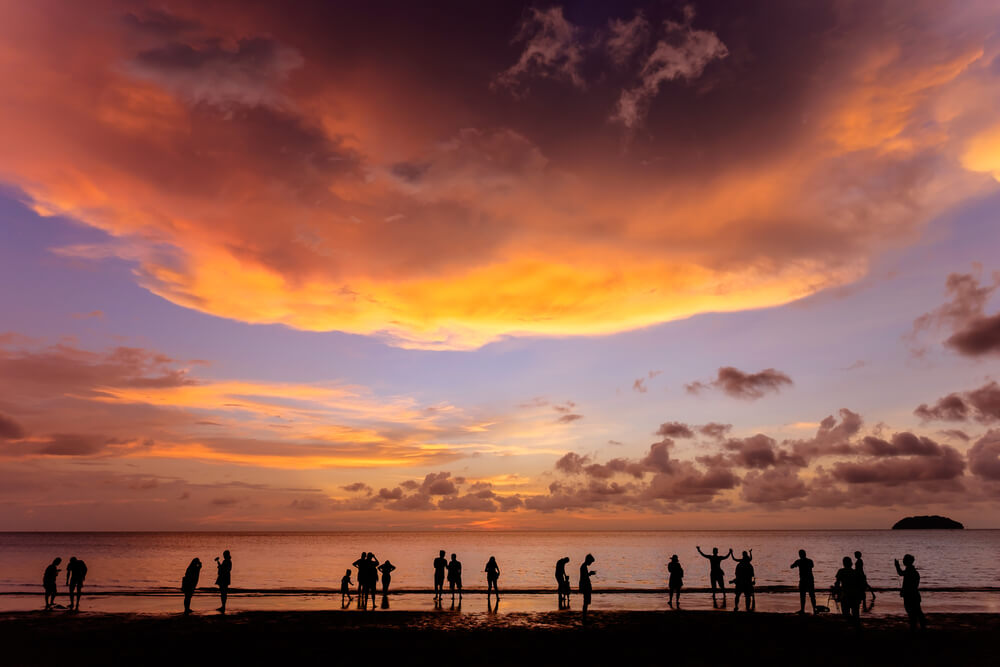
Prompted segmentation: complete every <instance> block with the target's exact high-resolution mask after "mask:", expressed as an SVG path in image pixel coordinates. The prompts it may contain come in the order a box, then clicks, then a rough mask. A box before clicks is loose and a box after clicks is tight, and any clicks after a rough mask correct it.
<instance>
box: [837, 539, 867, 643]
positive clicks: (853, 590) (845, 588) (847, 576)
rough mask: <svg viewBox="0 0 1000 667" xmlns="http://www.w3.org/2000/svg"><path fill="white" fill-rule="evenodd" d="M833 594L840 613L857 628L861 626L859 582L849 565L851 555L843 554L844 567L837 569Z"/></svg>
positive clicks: (854, 571)
mask: <svg viewBox="0 0 1000 667" xmlns="http://www.w3.org/2000/svg"><path fill="white" fill-rule="evenodd" d="M833 590H834V595H835V597H836V599H837V600H838V601H839V602H840V613H841V614H843V615H844V618H846V619H847V620H848V621H850V622H851V623H853V624H854V625H855V626H856V627H857V628H858V629H860V628H861V610H860V607H861V598H862V596H863V595H864V594H863V592H862V591H861V584H860V582H859V580H858V573H857V571H856V570H855V569H854V568H853V567H851V557H850V556H844V567H842V568H840V569H839V570H837V578H836V580H835V581H834V584H833Z"/></svg>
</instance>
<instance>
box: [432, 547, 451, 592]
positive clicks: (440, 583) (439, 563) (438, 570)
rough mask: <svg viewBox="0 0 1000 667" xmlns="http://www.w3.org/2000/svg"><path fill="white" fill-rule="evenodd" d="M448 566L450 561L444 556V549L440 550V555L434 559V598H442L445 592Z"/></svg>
mask: <svg viewBox="0 0 1000 667" xmlns="http://www.w3.org/2000/svg"><path fill="white" fill-rule="evenodd" d="M447 567H448V561H447V560H446V559H445V557H444V549H442V550H441V551H440V552H438V557H437V558H435V559H434V599H435V600H440V599H441V597H442V595H443V594H444V571H445V568H447Z"/></svg>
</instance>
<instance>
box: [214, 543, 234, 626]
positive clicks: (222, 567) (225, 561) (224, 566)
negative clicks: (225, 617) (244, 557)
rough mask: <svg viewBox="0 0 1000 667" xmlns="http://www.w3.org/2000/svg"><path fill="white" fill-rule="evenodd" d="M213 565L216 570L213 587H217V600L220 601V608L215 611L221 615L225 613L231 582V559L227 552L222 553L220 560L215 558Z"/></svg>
mask: <svg viewBox="0 0 1000 667" xmlns="http://www.w3.org/2000/svg"><path fill="white" fill-rule="evenodd" d="M215 564H216V566H217V568H218V574H217V575H216V577H215V585H216V586H218V587H219V599H220V600H221V601H222V606H221V607H219V608H218V610H217V611H221V612H222V613H223V614H225V613H226V600H227V599H228V598H229V584H231V583H232V581H233V559H232V556H230V555H229V550H228V549H226V550H225V551H223V552H222V560H221V561H220V560H219V557H218V556H216V557H215Z"/></svg>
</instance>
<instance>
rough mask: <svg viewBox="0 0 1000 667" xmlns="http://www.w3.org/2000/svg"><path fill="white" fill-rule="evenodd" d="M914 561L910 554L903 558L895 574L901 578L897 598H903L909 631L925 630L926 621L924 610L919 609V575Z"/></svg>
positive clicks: (897, 565)
mask: <svg viewBox="0 0 1000 667" xmlns="http://www.w3.org/2000/svg"><path fill="white" fill-rule="evenodd" d="M915 560H916V559H915V558H914V557H913V556H911V555H910V554H906V555H905V556H903V565H904V566H905V567H899V561H898V560H897V561H894V562H895V563H896V574H898V575H899V576H901V577H902V578H903V585H902V587H900V589H899V597H901V598H903V608H904V609H906V615H907V616H908V617H909V618H910V630H916V629H917V628H918V627H919V628H920V629H921V630H926V629H927V619H926V618H925V617H924V610H923V609H921V608H920V573H919V572H917V568H916V567H914V566H913V561H915Z"/></svg>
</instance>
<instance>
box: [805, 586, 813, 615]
mask: <svg viewBox="0 0 1000 667" xmlns="http://www.w3.org/2000/svg"><path fill="white" fill-rule="evenodd" d="M809 602H811V603H812V608H813V613H814V614H815V613H816V589H815V588H811V589H809ZM802 606H803V607H805V604H803V605H802Z"/></svg>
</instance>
